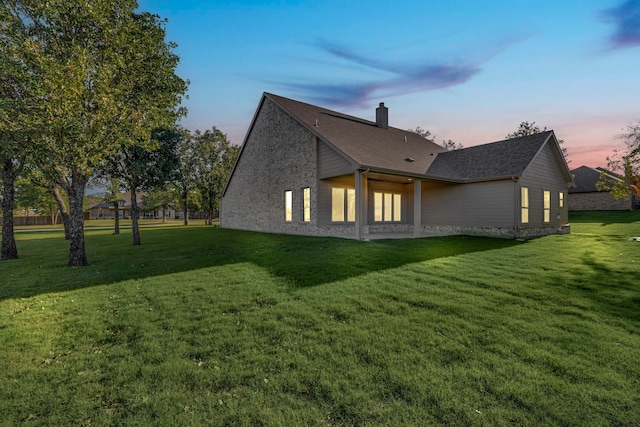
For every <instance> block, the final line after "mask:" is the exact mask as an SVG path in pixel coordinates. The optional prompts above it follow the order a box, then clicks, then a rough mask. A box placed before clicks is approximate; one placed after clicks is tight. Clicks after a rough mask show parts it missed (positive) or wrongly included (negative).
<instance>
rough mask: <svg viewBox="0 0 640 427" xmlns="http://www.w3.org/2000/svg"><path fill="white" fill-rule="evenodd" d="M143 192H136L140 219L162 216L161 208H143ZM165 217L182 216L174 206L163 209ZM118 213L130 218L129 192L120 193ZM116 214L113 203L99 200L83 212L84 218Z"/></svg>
mask: <svg viewBox="0 0 640 427" xmlns="http://www.w3.org/2000/svg"><path fill="white" fill-rule="evenodd" d="M143 197H144V193H140V194H137V199H138V200H137V205H138V210H139V213H140V219H159V218H162V208H158V209H151V210H149V209H145V207H144V202H143V201H142V200H141V199H142V198H143ZM165 214H166V217H167V219H173V218H178V217H182V213H181V212H178V211H176V209H175V208H174V207H169V208H167V209H166V211H165ZM118 215H119V216H120V218H127V219H128V218H131V192H130V191H129V192H126V193H124V194H122V198H121V199H120V200H119V201H118ZM115 216H116V208H115V206H114V205H113V203H110V202H101V203H98V204H96V205H93V206H91V207H90V208H89V209H87V211H86V212H85V218H86V219H114V218H115Z"/></svg>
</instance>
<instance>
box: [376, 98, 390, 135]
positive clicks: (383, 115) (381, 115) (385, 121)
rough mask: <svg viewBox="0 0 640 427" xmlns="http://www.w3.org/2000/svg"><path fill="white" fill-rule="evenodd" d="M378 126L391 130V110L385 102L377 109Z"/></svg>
mask: <svg viewBox="0 0 640 427" xmlns="http://www.w3.org/2000/svg"><path fill="white" fill-rule="evenodd" d="M376 126H378V127H379V128H382V129H389V109H388V108H387V107H385V106H384V102H381V103H380V106H379V107H378V108H376Z"/></svg>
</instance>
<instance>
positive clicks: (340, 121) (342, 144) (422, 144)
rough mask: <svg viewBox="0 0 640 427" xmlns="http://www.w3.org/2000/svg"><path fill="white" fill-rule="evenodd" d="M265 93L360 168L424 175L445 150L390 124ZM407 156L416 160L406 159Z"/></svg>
mask: <svg viewBox="0 0 640 427" xmlns="http://www.w3.org/2000/svg"><path fill="white" fill-rule="evenodd" d="M265 96H266V97H267V98H269V99H271V100H272V101H274V102H275V103H276V104H278V105H279V106H280V107H281V108H283V109H284V110H286V111H287V112H289V114H290V115H291V116H293V117H294V118H296V119H297V120H298V121H299V122H300V123H301V124H303V125H304V126H305V127H307V129H309V130H310V131H311V132H313V133H315V134H316V135H317V136H318V137H320V138H321V139H322V140H324V141H326V142H327V143H329V144H330V145H331V146H333V147H334V148H335V149H337V150H338V151H340V152H342V153H343V154H344V155H345V156H347V157H348V158H350V159H351V160H353V161H354V162H355V163H357V164H358V165H359V167H360V168H373V169H376V170H380V171H390V172H396V173H406V174H411V175H424V173H425V171H426V170H427V169H428V168H429V166H430V165H431V163H432V162H433V161H434V159H435V158H436V154H437V153H441V152H444V151H446V149H445V148H443V147H441V146H440V145H438V144H435V143H433V142H432V141H429V140H427V139H425V138H423V137H421V136H420V135H418V134H416V133H414V132H411V131H407V130H402V129H397V128H393V127H389V128H388V129H382V128H379V127H378V126H376V123H375V122H372V121H369V120H364V119H360V118H357V117H353V116H349V115H346V114H342V113H339V112H336V111H331V110H327V109H325V108H321V107H317V106H315V105H311V104H306V103H303V102H299V101H294V100H292V99H288V98H283V97H281V96H277V95H273V94H270V93H265ZM372 113H373V111H372ZM316 120H317V121H318V126H316V125H315V124H316ZM405 138H406V140H405ZM407 158H411V159H414V160H415V161H414V162H410V161H406V160H405V159H407Z"/></svg>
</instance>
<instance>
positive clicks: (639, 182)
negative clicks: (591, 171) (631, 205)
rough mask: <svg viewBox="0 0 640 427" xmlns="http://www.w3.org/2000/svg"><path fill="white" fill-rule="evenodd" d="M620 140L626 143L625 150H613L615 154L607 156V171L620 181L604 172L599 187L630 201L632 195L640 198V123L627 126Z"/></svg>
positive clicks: (616, 196) (619, 136) (617, 197)
mask: <svg viewBox="0 0 640 427" xmlns="http://www.w3.org/2000/svg"><path fill="white" fill-rule="evenodd" d="M618 138H619V139H622V140H623V141H624V144H625V148H624V149H623V150H620V149H616V150H613V154H612V155H611V156H607V169H608V170H609V171H610V172H613V173H614V174H617V176H618V177H619V179H617V180H613V179H610V178H609V176H610V174H608V173H607V172H606V171H603V172H602V173H601V174H600V181H599V182H598V184H597V187H598V189H599V190H607V191H611V195H612V196H613V197H615V198H616V199H625V200H628V199H629V196H630V195H631V194H635V195H636V196H637V197H640V121H639V122H638V123H636V124H633V125H629V126H627V127H626V128H625V129H624V132H623V133H622V134H620V135H618Z"/></svg>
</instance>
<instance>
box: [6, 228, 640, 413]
mask: <svg viewBox="0 0 640 427" xmlns="http://www.w3.org/2000/svg"><path fill="white" fill-rule="evenodd" d="M584 224H585V228H589V229H592V228H596V227H598V225H595V224H592V223H584ZM616 224H618V225H615V224H611V225H615V226H616V227H619V224H620V223H616ZM638 224H639V223H638V221H637V220H636V221H630V222H627V223H625V225H624V227H623V228H619V230H618V231H623V230H625V229H626V231H627V233H626V234H625V233H624V232H620V233H619V232H616V233H615V234H612V235H608V236H607V235H604V236H602V235H593V233H591V232H588V233H581V232H580V226H579V225H574V230H573V231H574V234H573V235H571V236H549V237H545V238H542V239H536V240H532V241H529V242H525V243H518V242H510V241H503V240H496V239H483V238H468V237H453V238H438V239H420V240H416V241H380V242H354V241H348V240H340V239H313V238H303V237H293V236H274V235H265V234H260V233H246V232H235V231H231V230H220V229H213V228H205V227H198V228H172V229H153V230H144V231H143V233H144V234H143V243H144V244H143V246H142V247H139V248H132V247H131V246H130V245H129V244H130V239H129V236H127V235H124V236H111V235H109V233H107V232H103V231H100V232H97V231H95V232H90V233H89V235H88V237H87V246H88V248H89V250H90V254H89V259H90V261H91V263H92V265H91V266H89V267H87V268H86V269H85V268H83V269H68V268H66V267H59V266H57V265H55V262H54V261H50V260H48V259H45V258H40V259H37V260H36V259H33V258H31V256H30V255H31V253H34V252H35V253H38V254H42V252H40V251H45V252H47V251H49V252H52V255H53V257H54V258H55V257H56V256H58V257H59V258H60V259H61V260H62V261H61V264H62V265H64V263H65V259H64V255H65V251H66V247H65V243H64V242H63V241H58V240H57V239H50V238H47V239H42V240H39V239H36V238H35V236H31V237H32V239H31V240H21V241H20V242H19V249H20V250H21V256H22V259H20V260H18V261H12V262H8V263H2V264H0V269H1V270H0V273H1V274H2V276H1V277H2V280H3V285H2V290H1V292H3V296H2V298H3V299H2V301H0V338H1V339H2V342H3V343H4V345H3V346H2V347H1V348H0V360H3V361H6V362H5V363H6V366H7V368H6V369H5V370H3V371H2V373H0V419H2V420H3V422H6V423H8V424H19V423H23V422H27V421H28V422H30V423H33V424H34V425H51V424H67V425H68V424H74V425H82V424H97V425H105V424H114V425H117V424H129V425H148V424H157V425H199V424H212V425H326V424H332V425H425V424H426V425H429V424H436V425H437V424H441V425H449V424H458V425H460V424H462V425H506V424H527V425H545V424H546V425H549V424H552V425H557V424H569V425H583V424H591V425H602V424H617V425H635V424H637V421H638V420H639V419H640V410H639V409H638V408H640V398H639V392H638V390H639V389H640V387H639V384H640V375H639V373H638V366H640V364H639V362H640V356H639V352H638V350H637V349H638V348H640V338H638V336H639V334H638V333H639V332H640V318H639V317H638V313H639V310H638V308H639V304H640V300H639V298H638V295H639V293H638V291H639V289H638V285H637V284H636V281H635V280H633V278H634V277H637V276H638V273H639V272H640V271H639V270H640V269H639V267H638V262H640V259H638V258H640V257H639V256H638V255H639V254H640V250H639V248H638V246H637V244H636V243H635V242H629V241H628V240H627V237H626V235H627V234H633V233H634V230H637V229H638ZM604 227H608V226H604ZM93 233H96V234H93ZM31 245H33V246H31ZM43 246H44V247H46V249H42V247H43ZM37 248H38V249H37ZM57 252H59V254H57ZM456 252H457V253H456ZM438 254H440V255H441V256H438ZM634 257H635V258H634ZM351 259H356V260H357V262H355V263H353V264H356V265H353V264H352V263H351ZM19 273H23V274H19ZM318 275H321V277H317V276H318ZM42 276H44V277H45V278H43V279H40V277H42ZM127 276H131V278H129V279H127V278H126V277H127ZM5 278H8V279H7V280H6V281H5Z"/></svg>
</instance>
